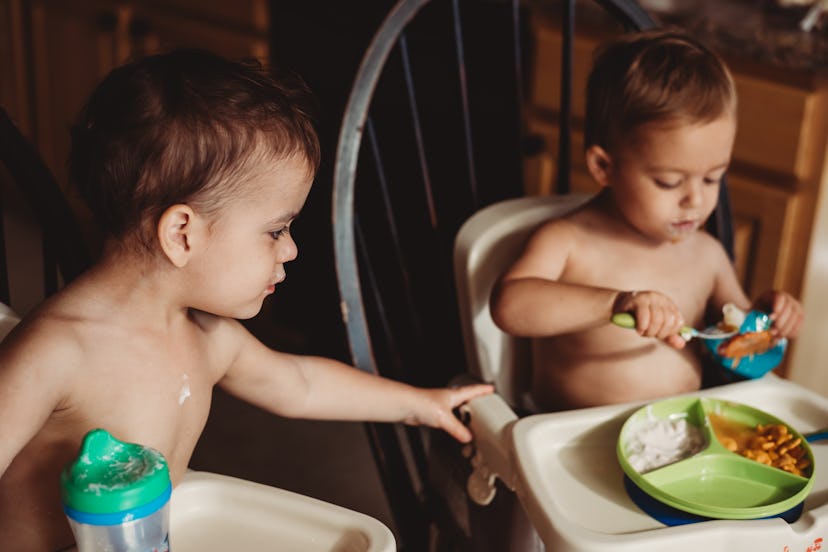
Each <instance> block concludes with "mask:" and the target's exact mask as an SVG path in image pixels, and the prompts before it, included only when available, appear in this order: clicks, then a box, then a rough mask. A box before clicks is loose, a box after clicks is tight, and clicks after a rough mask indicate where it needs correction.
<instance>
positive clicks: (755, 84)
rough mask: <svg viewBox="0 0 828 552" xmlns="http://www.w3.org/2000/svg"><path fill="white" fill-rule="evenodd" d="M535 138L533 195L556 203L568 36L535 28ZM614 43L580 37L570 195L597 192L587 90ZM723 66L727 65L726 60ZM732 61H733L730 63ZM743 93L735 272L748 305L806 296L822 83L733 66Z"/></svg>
mask: <svg viewBox="0 0 828 552" xmlns="http://www.w3.org/2000/svg"><path fill="white" fill-rule="evenodd" d="M533 30H534V38H535V48H534V53H535V57H534V60H535V61H534V71H533V75H532V78H533V80H532V83H531V86H530V90H531V92H530V104H531V105H530V107H529V109H528V110H527V111H528V113H529V121H528V125H527V126H528V129H529V131H530V132H531V133H532V134H534V135H535V136H537V137H540V138H542V140H541V141H540V142H541V143H542V144H543V147H542V148H541V151H540V152H539V153H538V154H537V155H535V156H533V157H532V158H530V159H529V160H528V161H527V166H526V174H527V180H526V191H527V193H530V194H546V193H551V192H552V191H553V190H552V187H553V183H554V175H555V170H556V156H557V132H558V127H557V120H558V107H559V105H560V92H559V86H560V84H559V80H558V75H560V64H561V60H560V47H561V34H560V32H559V30H558V25H557V23H556V21H554V20H553V19H550V18H548V17H536V18H535V19H534V20H533ZM609 36H610V35H609V34H606V33H596V34H590V33H589V32H579V33H578V34H577V35H576V37H575V43H574V48H573V58H574V60H573V86H574V88H573V99H572V107H573V114H572V121H573V129H574V136H573V143H572V148H571V151H572V159H571V165H572V189H573V190H576V191H578V190H584V191H589V190H595V189H596V188H595V185H594V183H593V182H592V180H591V179H590V177H589V175H588V173H587V172H586V167H585V166H584V161H583V134H582V125H583V116H584V88H585V85H586V79H587V74H588V71H589V67H590V65H591V60H592V54H593V51H594V49H595V47H596V46H597V45H598V44H600V42H601V41H602V40H604V39H606V38H608V37H609ZM725 57H726V56H725ZM726 59H727V58H726ZM727 61H728V63H729V65H730V67H731V69H732V70H733V73H734V79H735V81H736V87H737V89H738V93H739V129H738V133H737V137H736V143H735V145H734V151H733V162H732V166H731V169H730V171H729V173H728V187H729V190H730V196H731V203H732V210H733V214H734V219H735V226H736V228H735V230H736V257H737V258H736V265H737V270H738V272H739V275H740V277H741V278H742V281H743V283H744V285H745V289H746V291H747V292H748V294H749V295H750V296H755V295H756V294H758V293H760V292H762V291H764V290H767V289H770V288H778V289H784V290H787V291H789V292H791V293H792V294H794V295H797V296H799V295H800V293H801V291H802V280H803V274H804V267H805V263H806V257H807V252H808V246H809V241H810V237H811V232H812V226H813V220H814V213H815V207H816V203H817V197H818V193H819V187H820V182H821V181H822V177H823V173H824V172H825V170H826V169H825V164H826V143H827V142H828V85H826V83H825V82H824V81H822V80H821V79H820V78H819V77H818V76H816V75H808V74H803V73H802V72H799V73H794V72H785V71H782V70H779V69H778V68H777V69H774V70H768V69H766V68H761V67H756V66H752V67H748V66H746V65H745V64H744V63H740V62H738V61H736V60H731V59H727Z"/></svg>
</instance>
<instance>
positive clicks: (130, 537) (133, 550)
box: [67, 501, 170, 552]
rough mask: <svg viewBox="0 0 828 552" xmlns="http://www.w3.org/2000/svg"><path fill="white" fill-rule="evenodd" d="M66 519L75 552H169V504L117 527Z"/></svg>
mask: <svg viewBox="0 0 828 552" xmlns="http://www.w3.org/2000/svg"><path fill="white" fill-rule="evenodd" d="M67 517H68V519H69V524H70V525H71V526H72V533H74V535H75V542H76V543H77V546H78V552H169V550H170V543H169V533H170V531H169V529H170V503H169V501H168V502H167V503H166V504H165V505H164V506H163V507H161V508H159V509H158V510H156V511H155V512H153V513H151V514H149V515H147V516H144V517H142V518H138V519H133V520H130V521H125V522H122V523H119V524H117V525H92V524H89V523H81V522H79V521H77V520H74V519H72V518H71V517H69V516H67Z"/></svg>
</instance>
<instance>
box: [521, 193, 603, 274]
mask: <svg viewBox="0 0 828 552" xmlns="http://www.w3.org/2000/svg"><path fill="white" fill-rule="evenodd" d="M600 225H601V217H600V215H598V214H596V213H595V212H594V210H593V209H591V208H590V207H589V204H587V205H586V206H585V207H582V208H580V209H578V210H576V211H574V212H572V213H570V214H567V215H565V216H562V217H556V218H553V219H550V220H548V221H546V222H544V223H542V224H541V225H540V226H538V227H537V228H536V229H535V230H534V231H533V232H532V234H531V235H530V237H529V240H528V241H527V243H526V245H525V247H524V249H523V252H522V253H521V255H520V257H519V258H518V260H517V261H516V262H515V264H514V265H513V266H512V269H511V270H510V271H509V276H510V277H522V276H532V275H536V276H543V277H547V278H550V277H556V276H558V275H560V273H561V272H562V271H563V270H564V268H565V266H566V264H567V261H568V259H570V257H571V256H573V255H574V254H576V253H577V252H578V251H580V250H582V249H583V246H584V245H585V244H588V243H591V242H592V240H594V239H595V234H596V229H597V228H598V227H600Z"/></svg>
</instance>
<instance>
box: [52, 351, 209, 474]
mask: <svg viewBox="0 0 828 552" xmlns="http://www.w3.org/2000/svg"><path fill="white" fill-rule="evenodd" d="M101 349H102V350H100V351H98V353H97V354H94V355H90V357H89V365H88V366H87V367H85V369H84V371H85V372H87V376H88V377H86V378H84V381H83V382H82V383H80V385H77V386H76V387H75V388H74V389H73V390H72V393H71V394H70V395H69V399H68V402H67V404H66V408H65V409H63V410H61V411H58V412H55V413H54V414H53V416H52V420H51V421H53V422H54V423H55V424H56V425H57V426H61V425H63V426H69V427H68V428H67V429H69V430H70V431H69V433H74V431H72V430H81V431H83V432H85V431H86V430H88V429H92V428H95V427H101V428H104V429H106V430H107V431H109V432H110V433H112V434H113V435H114V436H115V437H117V438H118V439H121V440H124V441H129V442H134V443H140V444H143V445H147V446H151V447H153V448H156V449H158V450H160V451H161V452H162V453H163V454H164V455H165V457H166V458H167V461H168V462H169V464H170V469H171V473H172V475H173V478H174V480H175V479H177V478H178V477H180V476H181V475H182V474H183V473H184V471H185V470H186V467H187V464H188V462H189V459H190V456H191V454H192V451H193V448H194V447H195V444H196V442H197V440H198V437H199V435H200V434H201V431H202V430H203V428H204V424H205V423H206V421H207V417H208V414H209V411H210V402H211V397H212V389H213V386H214V384H215V376H214V371H213V369H212V367H211V366H210V364H209V361H208V359H207V355H206V352H202V351H200V350H199V349H198V348H194V349H193V348H190V349H189V351H188V352H187V353H184V352H183V349H175V348H164V347H158V348H155V349H152V348H147V347H141V346H137V347H130V346H128V347H125V348H121V350H120V354H115V351H114V350H111V349H109V350H107V349H108V348H107V347H102V348H101Z"/></svg>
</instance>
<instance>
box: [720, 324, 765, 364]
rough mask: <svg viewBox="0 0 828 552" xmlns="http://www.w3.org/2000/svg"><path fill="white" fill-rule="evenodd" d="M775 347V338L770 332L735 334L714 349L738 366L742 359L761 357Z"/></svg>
mask: <svg viewBox="0 0 828 552" xmlns="http://www.w3.org/2000/svg"><path fill="white" fill-rule="evenodd" d="M774 345H776V338H775V337H774V336H773V334H772V333H771V332H770V330H763V331H760V332H747V333H741V334H736V335H734V336H733V337H731V338H729V339H726V340H724V341H723V342H722V343H721V344H720V345H719V347H718V348H717V349H716V350H717V351H718V353H719V354H720V355H722V356H723V357H725V358H732V359H733V364H734V366H735V365H738V364H739V361H740V360H741V359H742V358H744V357H749V356H753V355H761V354H763V353H766V352H768V351H769V350H770V349H772V348H773V346H774Z"/></svg>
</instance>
